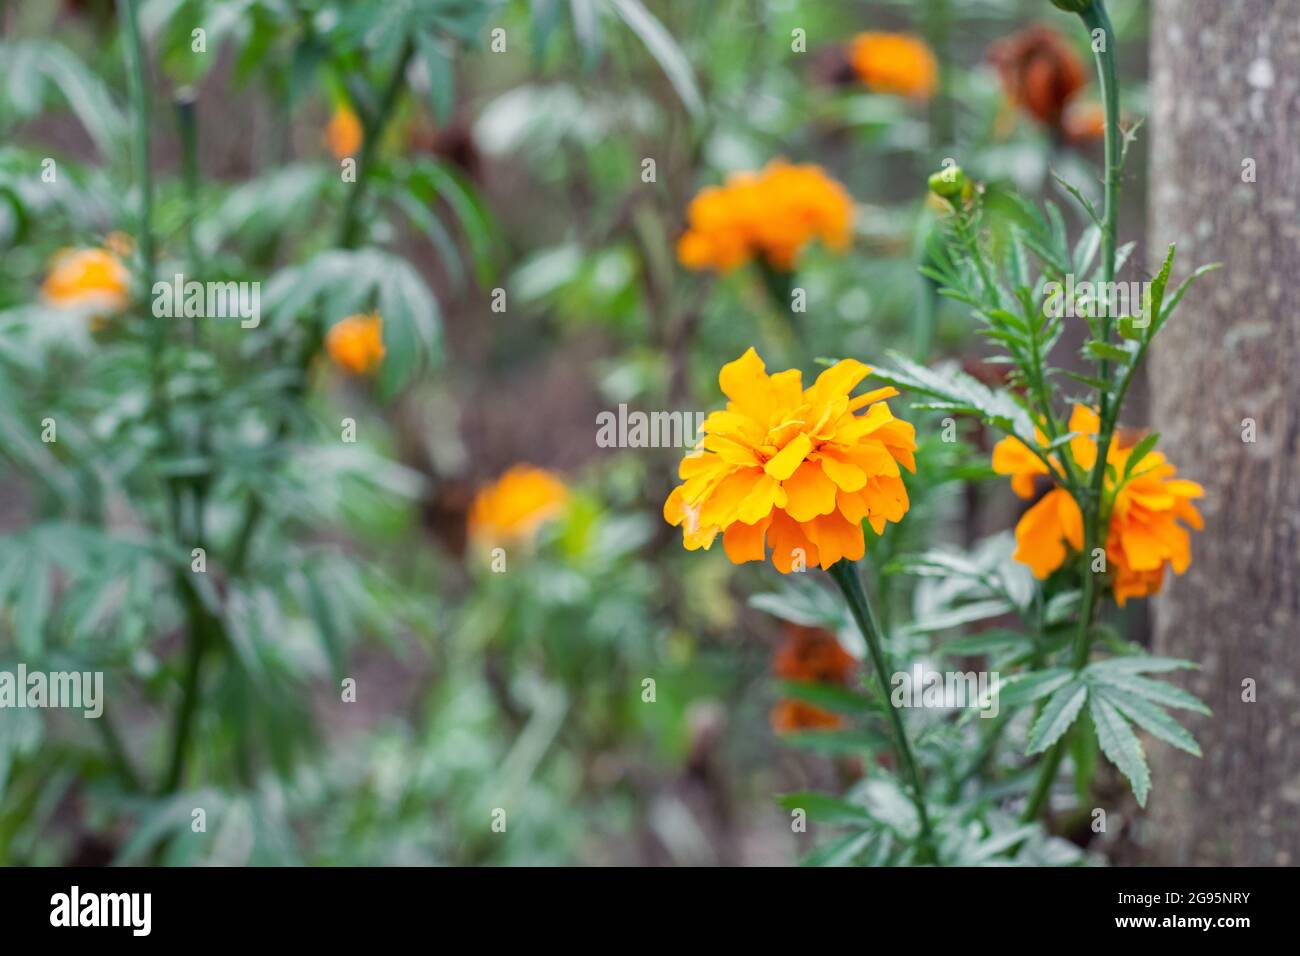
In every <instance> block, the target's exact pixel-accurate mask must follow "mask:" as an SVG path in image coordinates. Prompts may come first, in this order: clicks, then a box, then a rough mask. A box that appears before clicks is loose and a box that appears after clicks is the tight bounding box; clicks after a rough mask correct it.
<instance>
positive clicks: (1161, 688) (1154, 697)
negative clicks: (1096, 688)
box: [1084, 668, 1210, 714]
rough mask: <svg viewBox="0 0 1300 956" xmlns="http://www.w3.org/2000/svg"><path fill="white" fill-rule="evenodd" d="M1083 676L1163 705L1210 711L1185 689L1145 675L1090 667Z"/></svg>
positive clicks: (1204, 711) (1196, 710) (1204, 712)
mask: <svg viewBox="0 0 1300 956" xmlns="http://www.w3.org/2000/svg"><path fill="white" fill-rule="evenodd" d="M1084 676H1085V677H1087V678H1089V679H1090V680H1092V681H1094V682H1096V683H1101V684H1105V685H1106V686H1108V687H1114V688H1116V689H1118V690H1122V691H1126V692H1127V693H1130V694H1136V695H1137V696H1139V697H1145V698H1146V699H1147V700H1151V701H1155V702H1156V703H1157V704H1161V705H1162V706H1165V707H1176V708H1180V709H1182V710H1190V711H1194V712H1195V713H1198V714H1209V713H1210V709H1209V708H1208V707H1206V706H1205V705H1204V704H1202V703H1201V702H1200V701H1199V700H1197V699H1196V698H1195V697H1194V696H1192V695H1191V694H1189V693H1188V692H1187V691H1185V690H1182V689H1181V688H1178V687H1174V686H1173V685H1172V684H1166V683H1163V682H1162V681H1157V680H1151V679H1150V678H1147V677H1141V676H1139V675H1137V674H1133V673H1125V672H1123V671H1101V672H1098V671H1095V670H1093V669H1092V668H1089V669H1088V670H1087V671H1085V672H1084Z"/></svg>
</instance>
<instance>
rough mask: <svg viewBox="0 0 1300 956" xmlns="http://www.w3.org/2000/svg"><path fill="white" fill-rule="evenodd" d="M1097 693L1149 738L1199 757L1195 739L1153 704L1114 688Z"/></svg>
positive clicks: (1101, 689)
mask: <svg viewBox="0 0 1300 956" xmlns="http://www.w3.org/2000/svg"><path fill="white" fill-rule="evenodd" d="M1097 693H1099V694H1101V695H1102V696H1103V697H1105V699H1106V701H1107V703H1109V704H1111V705H1112V706H1114V708H1115V709H1116V710H1118V711H1119V712H1120V713H1122V714H1123V715H1124V716H1125V717H1127V718H1128V719H1129V720H1131V721H1133V723H1135V724H1137V725H1138V726H1139V727H1141V728H1142V729H1143V730H1145V731H1147V732H1148V733H1149V734H1151V736H1153V737H1158V738H1159V739H1160V740H1163V741H1164V742H1165V743H1167V744H1169V745H1170V746H1172V747H1177V748H1178V749H1179V750H1184V751H1186V752H1187V753H1189V754H1191V755H1192V756H1194V757H1199V756H1201V748H1200V746H1199V745H1198V744H1197V743H1196V738H1195V737H1193V736H1192V735H1191V734H1190V733H1188V731H1187V730H1186V729H1184V728H1183V726H1182V725H1181V724H1179V723H1178V721H1176V720H1174V718H1172V717H1170V716H1169V714H1167V713H1165V712H1164V711H1163V710H1161V709H1160V708H1159V707H1157V706H1156V705H1155V704H1153V703H1151V702H1150V701H1148V700H1144V699H1143V698H1141V697H1134V696H1132V695H1129V694H1120V693H1117V692H1116V689H1115V688H1111V687H1106V686H1103V687H1101V688H1099V689H1098V690H1097Z"/></svg>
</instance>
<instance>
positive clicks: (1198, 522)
mask: <svg viewBox="0 0 1300 956" xmlns="http://www.w3.org/2000/svg"><path fill="white" fill-rule="evenodd" d="M1100 424H1101V423H1100V421H1099V420H1098V418H1097V413H1096V412H1095V411H1093V410H1092V409H1090V408H1087V407H1086V406H1083V405H1076V406H1075V407H1074V411H1073V413H1072V414H1071V415H1070V424H1069V428H1070V431H1071V432H1078V433H1079V435H1078V436H1077V437H1075V438H1073V439H1071V441H1070V452H1071V454H1072V455H1073V457H1074V460H1075V462H1077V463H1078V465H1079V467H1080V468H1082V469H1084V470H1085V471H1087V470H1091V469H1092V467H1093V465H1095V464H1096V461H1097V439H1096V434H1097V430H1098V429H1099V428H1100ZM1038 440H1039V442H1040V444H1044V445H1045V444H1046V440H1045V438H1044V437H1043V436H1042V435H1041V433H1040V434H1039V435H1038ZM1132 454H1133V449H1132V448H1131V447H1121V446H1120V444H1119V443H1118V442H1113V443H1112V444H1111V446H1110V451H1109V453H1108V454H1107V456H1106V462H1107V464H1108V466H1109V468H1108V471H1107V475H1106V486H1105V488H1104V493H1105V495H1106V497H1107V498H1113V503H1112V505H1111V512H1110V526H1109V528H1108V531H1107V538H1106V567H1107V568H1108V569H1109V570H1110V572H1111V587H1112V590H1113V592H1114V595H1115V600H1116V601H1117V602H1118V603H1119V605H1120V607H1123V606H1124V604H1125V602H1126V601H1127V600H1128V599H1129V598H1130V597H1146V596H1147V595H1150V594H1156V593H1158V592H1159V591H1160V588H1161V587H1162V586H1163V583H1164V577H1165V569H1166V568H1173V570H1174V573H1175V574H1182V573H1183V572H1184V571H1186V570H1187V567H1188V565H1189V564H1191V538H1190V536H1189V535H1188V533H1187V529H1186V528H1184V527H1183V526H1182V525H1181V524H1179V521H1185V522H1186V523H1187V524H1188V525H1189V526H1190V527H1192V528H1195V529H1196V530H1198V531H1199V530H1200V529H1201V528H1202V527H1203V526H1204V523H1203V521H1202V519H1201V515H1200V513H1199V512H1198V511H1197V510H1196V508H1195V507H1194V506H1193V505H1192V503H1191V502H1192V499H1194V498H1199V497H1201V496H1202V495H1203V494H1204V493H1205V491H1204V489H1203V488H1202V487H1201V486H1200V485H1198V484H1197V483H1196V482H1194V481H1186V480H1183V479H1178V478H1175V477H1174V475H1175V474H1176V473H1177V469H1176V468H1174V466H1173V465H1171V464H1169V463H1168V461H1166V459H1165V456H1164V455H1162V454H1161V453H1160V452H1157V451H1151V452H1148V453H1147V454H1146V456H1145V457H1144V458H1143V459H1142V460H1141V461H1140V462H1138V463H1137V465H1136V466H1135V468H1134V470H1133V474H1132V475H1130V476H1129V479H1128V480H1127V481H1126V482H1124V483H1123V485H1122V486H1121V487H1120V488H1119V489H1118V492H1117V491H1116V487H1115V486H1116V482H1117V481H1119V480H1120V478H1121V476H1123V474H1124V470H1125V468H1126V466H1127V465H1128V460H1129V457H1130V456H1131V455H1132ZM993 461H994V465H993V467H994V470H995V471H997V472H998V473H999V474H1005V475H1011V476H1012V488H1013V490H1015V491H1016V493H1017V494H1019V495H1020V496H1021V497H1024V498H1027V497H1030V496H1031V495H1032V493H1033V479H1034V477H1035V476H1036V475H1038V474H1047V473H1048V471H1047V468H1046V466H1045V465H1044V464H1043V463H1042V461H1040V460H1039V459H1038V458H1037V457H1036V456H1035V455H1034V454H1033V453H1032V452H1030V451H1029V449H1028V448H1026V447H1025V446H1024V444H1023V443H1022V442H1021V441H1020V439H1018V438H1004V439H1002V441H1000V442H998V445H997V447H996V448H994V449H993ZM1083 543H1084V531H1083V514H1082V513H1081V511H1080V510H1079V505H1078V503H1077V502H1076V501H1075V500H1074V497H1073V496H1072V495H1071V494H1070V493H1069V492H1068V491H1066V490H1065V489H1064V488H1053V489H1052V490H1051V491H1049V492H1048V493H1047V494H1046V495H1044V496H1043V498H1042V499H1041V500H1040V501H1039V502H1038V503H1037V504H1035V505H1034V506H1033V507H1032V508H1030V509H1029V510H1028V511H1026V512H1025V513H1024V515H1023V516H1022V517H1021V519H1020V521H1019V523H1018V524H1017V525H1016V551H1015V554H1014V555H1013V557H1014V558H1015V559H1016V560H1017V561H1020V562H1021V563H1022V564H1026V565H1028V566H1029V569H1030V570H1031V571H1032V572H1033V574H1034V576H1035V577H1036V578H1039V579H1040V580H1041V579H1043V578H1046V577H1047V576H1048V575H1050V574H1051V573H1052V572H1053V571H1055V570H1056V569H1057V568H1059V567H1060V566H1061V565H1062V564H1064V563H1065V560H1066V558H1067V557H1068V556H1069V555H1070V554H1072V553H1075V552H1078V551H1081V550H1082V549H1083Z"/></svg>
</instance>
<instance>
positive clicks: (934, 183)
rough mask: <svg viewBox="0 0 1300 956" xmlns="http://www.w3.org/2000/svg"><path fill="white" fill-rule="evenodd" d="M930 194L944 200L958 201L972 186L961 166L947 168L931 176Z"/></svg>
mask: <svg viewBox="0 0 1300 956" xmlns="http://www.w3.org/2000/svg"><path fill="white" fill-rule="evenodd" d="M929 185H930V192H932V193H934V194H935V195H936V196H941V197H942V198H944V199H957V198H958V197H959V196H964V195H965V193H966V191H967V188H968V187H969V186H970V180H969V179H967V178H966V174H965V173H964V172H962V169H961V167H960V166H947V167H945V168H943V169H941V170H939V171H938V172H937V173H934V174H932V175H931V176H930V179H929Z"/></svg>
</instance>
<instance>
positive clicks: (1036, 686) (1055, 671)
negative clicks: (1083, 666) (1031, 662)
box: [994, 667, 1074, 707]
mask: <svg viewBox="0 0 1300 956" xmlns="http://www.w3.org/2000/svg"><path fill="white" fill-rule="evenodd" d="M1073 679H1074V671H1072V670H1068V669H1066V668H1064V667H1050V668H1048V669H1047V670H1042V671H1035V672H1033V673H1027V674H1013V675H1011V676H1010V677H1004V678H1002V679H1001V680H999V681H998V686H997V688H996V689H995V690H994V693H995V694H996V696H997V700H998V703H999V704H1000V705H1001V706H1002V707H1019V706H1021V705H1023V704H1031V703H1033V702H1034V701H1036V700H1038V699H1039V698H1041V697H1046V696H1047V695H1048V694H1051V693H1052V692H1054V691H1055V690H1056V689H1057V688H1059V687H1063V686H1065V685H1066V684H1067V683H1069V682H1070V681H1072V680H1073Z"/></svg>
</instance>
